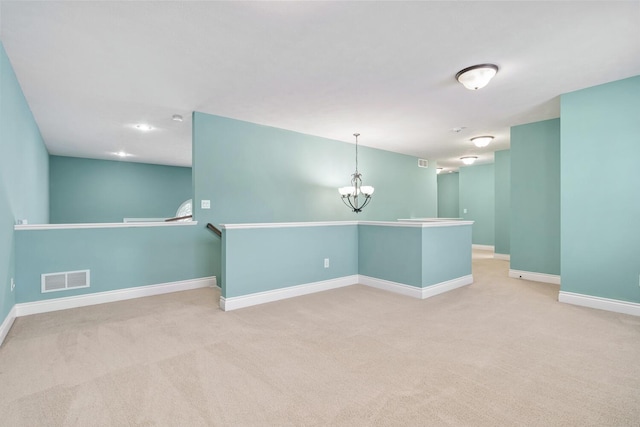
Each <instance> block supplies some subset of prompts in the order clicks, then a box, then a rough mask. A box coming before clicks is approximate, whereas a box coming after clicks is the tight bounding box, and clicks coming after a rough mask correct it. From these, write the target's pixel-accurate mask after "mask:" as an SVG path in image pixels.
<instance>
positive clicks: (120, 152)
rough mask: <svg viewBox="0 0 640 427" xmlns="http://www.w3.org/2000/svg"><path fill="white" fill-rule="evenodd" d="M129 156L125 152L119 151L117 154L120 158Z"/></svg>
mask: <svg viewBox="0 0 640 427" xmlns="http://www.w3.org/2000/svg"><path fill="white" fill-rule="evenodd" d="M128 155H129V154H127V153H125V152H124V151H118V152H117V153H116V156H118V157H127V156H128Z"/></svg>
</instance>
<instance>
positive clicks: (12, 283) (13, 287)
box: [11, 277, 16, 292]
mask: <svg viewBox="0 0 640 427" xmlns="http://www.w3.org/2000/svg"><path fill="white" fill-rule="evenodd" d="M15 288H16V282H14V281H13V277H12V278H11V292H13V290H14V289H15Z"/></svg>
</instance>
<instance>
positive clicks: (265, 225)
mask: <svg viewBox="0 0 640 427" xmlns="http://www.w3.org/2000/svg"><path fill="white" fill-rule="evenodd" d="M339 225H358V221H322V222H264V223H254V224H220V228H223V229H225V230H231V229H245V228H292V227H332V226H339Z"/></svg>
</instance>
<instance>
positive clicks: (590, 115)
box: [512, 76, 640, 303]
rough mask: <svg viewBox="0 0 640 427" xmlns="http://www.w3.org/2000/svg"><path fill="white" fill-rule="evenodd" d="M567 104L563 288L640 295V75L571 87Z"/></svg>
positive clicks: (563, 154)
mask: <svg viewBox="0 0 640 427" xmlns="http://www.w3.org/2000/svg"><path fill="white" fill-rule="evenodd" d="M561 111H562V124H561V134H562V149H561V162H562V163H561V164H562V214H561V223H562V287H561V289H562V290H563V291H567V292H575V293H579V294H585V295H592V296H597V297H604V298H611V299H617V300H623V301H630V302H635V303H640V286H639V285H640V222H639V221H638V220H639V219H640V167H639V166H638V159H640V138H639V137H638V135H639V133H640V129H639V127H640V76H636V77H632V78H629V79H625V80H620V81H616V82H613V83H608V84H604V85H600V86H595V87H592V88H588V89H584V90H580V91H577V92H571V93H568V94H564V95H562V97H561ZM512 259H513V258H512Z"/></svg>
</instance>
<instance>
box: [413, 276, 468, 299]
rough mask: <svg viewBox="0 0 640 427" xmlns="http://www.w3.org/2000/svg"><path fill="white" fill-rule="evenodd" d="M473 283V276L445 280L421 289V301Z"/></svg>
mask: <svg viewBox="0 0 640 427" xmlns="http://www.w3.org/2000/svg"><path fill="white" fill-rule="evenodd" d="M472 283H473V275H472V274H469V275H467V276H462V277H458V278H455V279H451V280H447V281H446V282H440V283H437V284H435V285H431V286H427V287H426V288H422V299H425V298H429V297H432V296H435V295H439V294H442V293H445V292H449V291H452V290H454V289H457V288H461V287H463V286H467V285H470V284H472Z"/></svg>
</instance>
